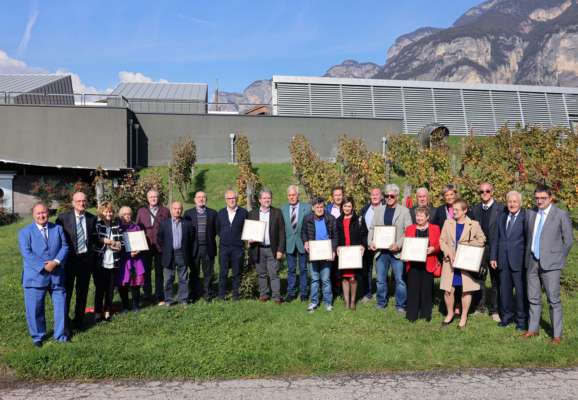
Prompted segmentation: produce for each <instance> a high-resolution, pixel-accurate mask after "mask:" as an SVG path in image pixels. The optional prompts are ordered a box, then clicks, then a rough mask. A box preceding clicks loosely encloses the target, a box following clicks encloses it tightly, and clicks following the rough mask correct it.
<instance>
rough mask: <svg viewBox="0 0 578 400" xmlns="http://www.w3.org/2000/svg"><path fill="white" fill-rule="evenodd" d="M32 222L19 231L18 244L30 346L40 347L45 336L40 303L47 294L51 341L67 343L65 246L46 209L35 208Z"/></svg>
mask: <svg viewBox="0 0 578 400" xmlns="http://www.w3.org/2000/svg"><path fill="white" fill-rule="evenodd" d="M32 218H33V219H34V222H33V223H32V224H30V225H28V226H26V227H24V228H22V230H21V231H20V233H19V235H18V242H19V244H20V252H21V254H22V261H23V264H24V269H23V271H22V286H23V287H24V303H25V306H26V322H27V323H28V332H29V333H30V336H31V337H32V341H33V343H34V346H36V347H40V346H42V341H43V340H44V338H45V336H46V319H45V313H44V301H45V300H44V299H45V297H46V294H47V293H49V294H50V297H51V298H52V305H53V309H54V340H56V341H57V342H68V334H67V333H66V318H65V314H66V290H65V288H64V279H65V278H64V269H63V268H64V264H65V261H66V256H67V254H68V245H67V244H66V237H65V236H64V231H63V230H62V227H61V226H58V225H55V224H52V223H50V222H48V207H46V205H44V204H42V203H38V204H36V205H35V206H34V207H33V208H32Z"/></svg>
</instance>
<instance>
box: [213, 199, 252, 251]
mask: <svg viewBox="0 0 578 400" xmlns="http://www.w3.org/2000/svg"><path fill="white" fill-rule="evenodd" d="M245 219H247V210H245V209H244V208H243V207H238V208H237V212H236V213H235V218H233V223H230V222H229V214H228V213H227V207H225V208H222V209H220V210H219V212H218V213H217V234H218V235H219V246H220V247H243V246H244V245H245V244H244V243H243V241H242V240H241V234H242V233H243V225H245Z"/></svg>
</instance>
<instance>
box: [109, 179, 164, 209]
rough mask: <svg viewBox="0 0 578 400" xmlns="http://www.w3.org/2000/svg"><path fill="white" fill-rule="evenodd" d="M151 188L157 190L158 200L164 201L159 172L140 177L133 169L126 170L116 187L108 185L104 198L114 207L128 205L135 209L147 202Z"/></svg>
mask: <svg viewBox="0 0 578 400" xmlns="http://www.w3.org/2000/svg"><path fill="white" fill-rule="evenodd" d="M108 186H110V184H109V185H108ZM152 189H154V190H156V191H158V192H159V197H160V199H159V201H160V202H161V203H164V201H165V199H166V191H165V188H164V185H163V181H162V176H161V175H160V174H158V173H156V172H154V173H151V174H149V175H147V176H144V177H141V176H139V175H138V174H135V173H134V172H133V171H128V172H127V173H126V174H125V175H124V176H123V177H122V179H121V180H120V182H119V183H118V185H117V186H116V187H109V189H108V190H107V191H106V195H105V198H106V199H107V200H109V201H112V202H113V204H114V205H115V206H116V207H122V206H129V207H130V208H132V209H133V210H135V211H136V210H137V209H138V208H139V207H142V206H144V205H145V204H147V192H148V191H149V190H152Z"/></svg>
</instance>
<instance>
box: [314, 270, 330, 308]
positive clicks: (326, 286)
mask: <svg viewBox="0 0 578 400" xmlns="http://www.w3.org/2000/svg"><path fill="white" fill-rule="evenodd" d="M319 279H321V286H322V288H321V291H322V292H323V302H324V303H325V304H327V305H331V304H332V303H333V293H332V292H331V262H330V261H314V262H312V263H311V303H312V304H316V305H318V304H319Z"/></svg>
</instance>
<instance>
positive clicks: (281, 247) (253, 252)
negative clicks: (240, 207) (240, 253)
mask: <svg viewBox="0 0 578 400" xmlns="http://www.w3.org/2000/svg"><path fill="white" fill-rule="evenodd" d="M259 218H260V216H259V208H255V209H253V210H251V211H250V212H249V213H248V215H247V219H251V220H254V221H259ZM269 242H270V245H271V252H272V253H273V256H276V254H277V252H278V251H280V252H281V253H285V222H284V221H283V215H282V213H281V210H279V209H278V208H275V207H271V208H270V209H269ZM260 245H263V243H252V244H251V245H250V247H249V256H250V257H251V260H252V261H253V262H255V263H256V262H259V246H260Z"/></svg>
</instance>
